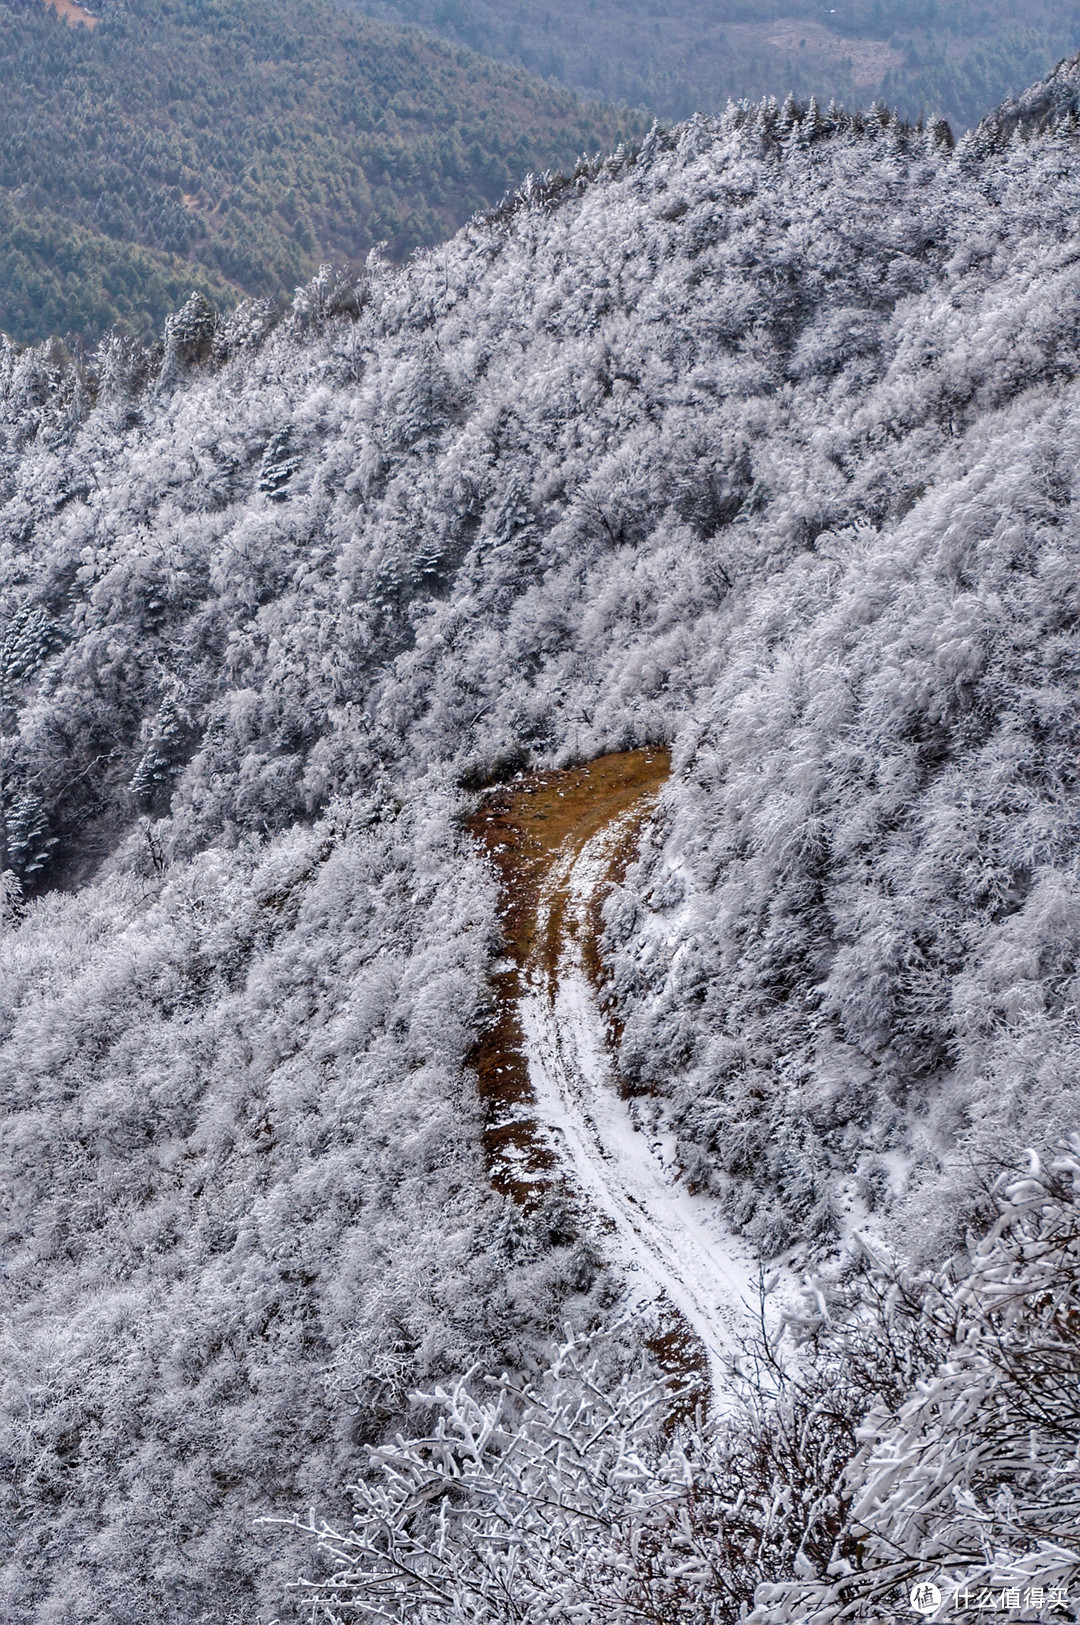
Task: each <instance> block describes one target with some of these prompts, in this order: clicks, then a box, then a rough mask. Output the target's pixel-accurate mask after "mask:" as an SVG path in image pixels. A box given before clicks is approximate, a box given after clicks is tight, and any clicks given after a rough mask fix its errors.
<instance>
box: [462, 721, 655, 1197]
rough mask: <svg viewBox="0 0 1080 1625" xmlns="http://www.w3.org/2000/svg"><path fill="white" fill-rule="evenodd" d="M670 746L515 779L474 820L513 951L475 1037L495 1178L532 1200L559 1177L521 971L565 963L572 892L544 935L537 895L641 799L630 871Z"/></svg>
mask: <svg viewBox="0 0 1080 1625" xmlns="http://www.w3.org/2000/svg"><path fill="white" fill-rule="evenodd" d="M670 767H671V758H670V755H669V753H668V751H667V750H665V749H655V750H633V751H623V752H619V753H617V754H614V755H610V756H600V757H598V758H597V759H596V761H593V762H588V763H586V764H585V765H584V766H583V767H573V768H568V769H564V770H555V769H552V770H551V771H548V772H542V773H531V774H529V775H528V776H527V777H525V778H521V779H517V780H515V781H514V782H513V783H511V784H505V785H497V786H496V787H495V788H494V789H492V790H489V791H488V792H487V793H486V794H485V795H484V797H483V798H482V800H481V802H480V805H479V806H478V807H477V809H476V811H475V812H474V813H473V815H472V817H471V818H470V819H469V821H468V828H469V831H470V833H471V834H472V835H473V836H474V837H475V838H476V839H477V840H478V841H479V842H480V843H481V845H482V846H483V848H484V850H485V851H486V852H487V855H488V857H489V858H490V859H491V861H492V863H493V864H494V866H495V868H496V870H497V872H498V875H499V881H500V893H501V906H502V925H503V939H504V943H505V957H504V959H503V961H502V963H501V966H500V968H499V969H497V970H496V972H495V974H494V975H493V977H492V991H493V993H494V996H495V1017H494V1020H493V1022H492V1024H491V1025H490V1026H489V1027H488V1028H487V1030H486V1031H485V1032H484V1034H483V1035H482V1037H481V1038H480V1039H479V1041H478V1042H477V1044H476V1045H475V1047H474V1049H473V1052H472V1054H471V1056H470V1065H471V1066H472V1067H473V1068H474V1069H475V1071H476V1074H477V1079H478V1086H479V1092H480V1098H481V1100H482V1101H483V1103H484V1117H485V1127H484V1149H485V1153H486V1156H487V1161H488V1167H489V1170H490V1174H491V1179H492V1183H493V1184H494V1186H495V1188H496V1189H497V1190H501V1191H503V1192H504V1193H505V1194H507V1195H510V1196H513V1197H514V1199H515V1200H516V1201H518V1202H520V1203H521V1204H522V1205H523V1206H525V1207H531V1206H533V1205H535V1203H536V1202H537V1201H539V1200H540V1199H541V1198H542V1196H543V1194H544V1192H545V1190H547V1189H549V1188H550V1186H551V1185H552V1184H554V1183H555V1178H554V1174H555V1167H556V1163H555V1158H554V1157H553V1155H552V1153H551V1151H550V1149H549V1147H548V1146H547V1144H546V1143H545V1142H544V1140H543V1139H542V1138H541V1136H539V1135H538V1134H537V1133H536V1129H535V1124H533V1123H532V1122H531V1121H530V1120H529V1118H528V1113H527V1110H523V1108H527V1105H528V1102H529V1101H530V1100H531V1099H532V1090H531V1087H530V1084H529V1070H528V1063H527V1061H526V1058H525V1051H524V1044H523V1040H522V1033H521V1028H520V1024H519V1022H518V1017H517V1000H518V997H519V995H520V993H521V990H522V978H523V975H524V973H525V972H526V970H527V969H528V968H530V967H535V968H539V969H542V970H543V972H544V974H545V975H547V976H549V977H552V976H554V974H555V970H556V967H557V965H558V961H559V954H560V948H561V940H562V930H563V899H562V898H561V897H556V899H555V900H554V904H553V906H552V908H551V910H550V913H549V916H548V929H547V931H546V932H545V934H544V938H543V940H542V941H541V940H540V934H539V931H538V928H537V902H538V899H539V895H540V888H541V886H542V884H543V881H544V879H545V878H546V876H547V874H548V873H549V871H550V870H551V868H552V867H553V866H554V864H555V863H556V862H558V861H559V860H561V859H562V858H563V857H565V856H566V855H567V854H569V853H572V852H577V851H580V849H581V847H582V846H584V844H585V842H586V841H588V840H589V839H591V837H592V836H594V835H596V834H598V833H599V832H600V830H602V829H603V828H604V827H605V826H606V825H607V824H609V823H611V821H612V820H613V819H616V818H618V817H620V816H621V815H622V814H623V813H626V812H628V811H629V810H630V809H631V808H633V807H634V806H635V805H636V804H638V803H640V804H641V808H642V813H641V819H640V820H639V819H635V820H633V823H632V825H631V826H630V827H628V830H627V833H626V836H625V838H623V839H621V840H620V841H619V843H618V846H617V848H616V851H615V854H614V856H613V862H612V878H617V877H618V874H625V872H626V867H627V865H628V863H629V862H630V861H631V859H632V857H633V855H634V852H635V851H636V846H637V839H638V835H639V832H640V824H641V822H642V821H643V820H644V818H645V817H646V816H647V812H648V810H649V807H650V806H651V802H652V798H653V797H654V796H655V794H656V792H657V791H658V790H659V789H660V787H661V786H662V785H663V783H664V782H665V780H666V779H667V777H668V773H669V771H670ZM620 865H621V868H620V867H619V866H620ZM604 889H605V888H603V887H598V888H597V898H596V899H594V902H593V903H592V904H591V905H590V923H589V935H588V941H587V942H586V944H585V958H586V965H587V968H588V969H589V973H590V975H591V976H593V978H594V979H595V980H599V973H600V965H599V936H600V914H599V910H600V904H601V901H602V893H603V891H604Z"/></svg>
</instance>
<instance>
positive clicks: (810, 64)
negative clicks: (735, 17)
mask: <svg viewBox="0 0 1080 1625" xmlns="http://www.w3.org/2000/svg"><path fill="white" fill-rule="evenodd" d="M724 32H725V34H726V35H728V37H729V38H730V40H731V42H732V44H738V46H739V47H740V48H741V49H742V50H743V51H750V50H757V51H760V52H761V53H762V55H763V56H765V57H766V58H769V57H772V56H773V55H774V54H775V53H776V52H778V51H786V52H787V53H788V55H789V56H790V57H791V58H792V60H793V61H797V62H798V63H799V65H800V66H801V67H803V68H805V69H807V70H808V71H813V69H814V68H817V67H827V68H829V69H830V70H835V69H836V68H838V67H843V66H844V64H847V71H848V72H849V73H850V75H851V82H852V84H853V85H854V86H855V88H856V90H858V91H861V92H862V93H863V94H864V95H867V96H872V95H873V94H874V92H875V91H877V90H878V89H879V88H880V86H881V81H882V80H883V79H884V77H885V75H886V73H887V72H888V71H889V69H890V68H898V67H900V65H901V64H902V62H903V60H904V59H903V57H902V56H901V55H900V52H899V51H894V50H893V48H892V46H891V45H889V44H888V43H887V42H886V41H885V40H875V39H848V38H845V36H844V35H842V34H834V33H833V31H832V29H831V28H826V27H825V25H824V24H823V23H818V22H812V21H811V20H810V18H809V17H778V18H776V19H775V20H774V21H773V22H768V23H729V24H727V25H725V28H724Z"/></svg>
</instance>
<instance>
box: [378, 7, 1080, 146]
mask: <svg viewBox="0 0 1080 1625" xmlns="http://www.w3.org/2000/svg"><path fill="white" fill-rule="evenodd" d="M360 9H361V10H363V11H365V12H367V13H369V14H370V15H372V16H378V17H383V18H386V19H388V20H391V21H394V22H398V23H414V24H416V25H417V26H418V27H421V28H424V29H426V30H428V31H429V32H430V33H433V34H436V35H440V36H442V37H443V38H446V39H451V40H455V41H458V42H460V43H462V44H467V45H471V46H473V47H474V48H475V49H478V50H483V51H487V52H490V53H491V55H493V56H497V57H501V58H503V59H504V60H506V61H510V62H516V63H520V64H521V65H523V66H524V67H527V68H529V69H530V70H531V71H532V72H533V73H539V74H544V75H545V76H547V77H549V78H551V79H554V80H557V81H559V82H560V83H562V84H565V85H571V86H573V87H574V88H575V89H577V90H580V91H582V92H583V93H584V94H586V95H592V96H606V97H609V98H611V99H613V100H616V101H621V102H628V103H630V104H632V105H637V104H643V105H645V106H648V107H650V108H652V109H653V110H654V111H655V112H656V113H657V114H659V115H660V116H662V117H668V118H687V117H688V116H689V115H690V114H691V113H694V112H703V113H718V112H720V111H722V110H723V107H724V105H725V103H726V101H727V100H728V98H729V97H732V98H733V99H735V100H738V99H739V98H740V97H749V98H751V99H756V98H758V97H761V96H767V95H773V96H776V97H777V98H778V99H780V100H781V101H782V100H783V98H784V96H785V95H787V94H788V92H789V91H790V92H791V93H793V94H794V95H796V96H802V97H809V96H812V95H816V96H817V97H818V98H819V100H822V101H828V100H829V98H830V97H836V98H837V99H838V100H840V101H843V102H845V103H846V104H847V105H848V106H849V107H850V106H855V105H857V104H859V103H861V104H862V105H863V106H869V105H870V104H871V103H872V102H873V101H875V100H876V99H878V98H879V97H880V98H883V99H884V100H885V101H887V102H888V103H889V105H890V106H893V107H895V108H898V109H899V111H900V112H901V113H902V114H904V115H905V116H907V117H910V118H915V117H917V116H918V114H919V112H920V110H925V112H926V113H928V114H943V115H944V116H945V117H947V118H950V119H952V120H953V121H954V122H955V123H957V124H958V125H960V126H962V127H964V126H969V125H973V124H975V123H977V122H978V120H979V119H980V118H981V117H982V115H983V114H984V113H985V112H986V111H987V109H988V108H990V107H993V106H995V105H996V104H997V103H998V102H1000V101H1002V100H1003V99H1004V98H1005V97H1006V96H1008V95H1010V94H1012V93H1014V92H1016V91H1018V90H1020V89H1022V88H1023V87H1024V86H1025V85H1027V84H1029V83H1030V82H1031V80H1032V79H1034V78H1036V77H1038V76H1039V75H1040V74H1043V73H1045V72H1046V71H1047V69H1048V68H1050V67H1051V66H1052V65H1053V64H1054V63H1055V62H1056V61H1058V60H1059V58H1061V57H1063V56H1065V55H1067V54H1068V53H1069V52H1070V51H1074V50H1075V49H1076V48H1077V47H1078V46H1080V6H1078V5H1077V4H1076V0H1066V3H1065V4H1063V5H1056V4H1051V3H1049V0H1028V3H1026V4H1024V5H1023V6H1022V7H1018V6H1017V5H1016V4H1015V0H986V3H985V4H982V5H978V6H976V5H973V4H971V3H969V0H896V3H895V4H890V5H888V6H885V5H883V4H882V3H881V0H839V3H838V4H837V5H832V4H830V3H829V0H662V3H661V4H659V5H656V4H652V3H649V4H645V3H644V0H590V3H589V4H588V5H587V6H583V5H579V4H577V3H576V0H548V3H546V4H545V5H544V6H543V7H539V6H538V7H529V8H527V7H523V6H507V5H505V4H502V3H501V0H451V3H445V0H360Z"/></svg>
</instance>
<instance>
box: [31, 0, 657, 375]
mask: <svg viewBox="0 0 1080 1625" xmlns="http://www.w3.org/2000/svg"><path fill="white" fill-rule="evenodd" d="M93 14H94V15H95V16H97V18H98V21H97V25H96V26H95V27H94V28H90V27H88V26H85V25H81V24H76V25H74V26H73V25H70V24H69V23H68V22H65V21H64V20H62V19H61V18H60V17H58V16H57V15H56V13H55V12H54V11H52V10H50V9H48V8H47V7H46V6H45V5H43V4H42V3H41V0H4V4H3V5H2V6H0V81H2V83H3V86H4V94H3V96H2V97H0V275H2V281H0V331H5V332H8V333H9V334H11V336H12V337H14V338H16V339H18V340H20V341H21V342H24V343H25V342H37V341H38V340H40V339H43V338H47V337H50V336H52V335H54V334H56V335H59V336H60V337H64V338H66V337H68V336H73V337H74V338H76V339H79V340H85V341H88V342H90V343H91V344H93V343H95V342H96V341H97V339H98V338H100V337H101V336H102V334H103V333H105V332H106V331H107V330H108V329H109V328H110V327H113V326H117V327H118V328H119V329H121V330H122V331H123V332H124V333H126V334H127V336H128V337H130V338H136V339H139V340H141V341H144V342H145V341H150V340H152V339H154V338H156V337H158V336H159V335H160V332H161V328H162V325H163V323H164V320H165V317H166V316H167V315H168V313H169V311H170V310H174V309H176V308H177V307H178V305H179V304H181V303H182V302H183V299H184V298H185V297H186V295H187V293H189V292H190V291H192V290H193V289H195V290H198V291H200V292H203V293H204V294H207V295H208V296H209V297H210V298H212V299H213V300H214V301H215V302H216V303H217V304H218V305H219V306H220V307H222V308H224V307H226V306H227V305H228V304H229V303H231V302H233V301H235V300H236V299H237V298H238V297H240V296H241V295H242V294H247V295H249V296H252V295H254V296H257V297H264V298H270V299H280V298H281V297H282V296H286V297H291V295H292V292H293V289H294V288H295V287H296V285H297V284H298V283H300V282H303V281H305V280H307V278H309V277H310V276H311V275H313V273H314V272H315V271H316V269H317V268H318V266H319V264H320V263H321V262H322V261H323V260H325V259H331V258H332V259H333V260H334V261H335V262H336V263H339V264H351V265H353V266H354V267H355V268H356V269H357V270H358V271H359V270H360V268H361V267H362V265H363V262H364V259H365V257H366V255H367V254H368V252H369V251H370V249H371V248H372V247H373V246H374V245H375V244H377V243H385V244H386V245H387V248H388V251H389V253H390V254H391V255H393V256H395V257H398V258H403V257H406V256H407V255H408V254H409V253H410V252H411V251H412V250H413V249H414V248H416V247H417V246H419V245H420V244H431V243H434V242H437V241H439V240H440V239H442V238H443V237H446V236H448V235H449V234H450V233H451V232H453V231H454V230H455V229H456V228H457V227H458V226H460V225H462V224H463V223H464V222H465V221H466V220H467V219H468V218H469V216H470V215H472V214H474V213H475V212H476V211H478V210H482V209H484V208H487V207H490V206H492V205H493V204H496V203H498V201H499V199H500V198H501V197H502V196H503V194H504V193H505V192H506V190H507V189H508V188H509V187H510V186H511V184H512V183H514V184H516V182H517V181H518V180H520V178H521V177H522V176H523V175H524V174H525V173H526V172H527V171H528V170H536V171H543V170H547V169H550V168H559V167H565V166H566V165H573V163H574V162H575V160H576V159H577V158H578V157H579V156H580V154H581V153H583V152H589V153H593V152H597V151H605V152H607V151H610V150H611V149H612V148H613V147H614V146H615V145H617V143H618V141H619V140H620V139H622V137H623V136H627V137H630V136H634V135H638V136H640V135H642V134H643V133H644V131H645V129H646V128H647V123H648V121H647V119H646V118H645V116H644V115H643V114H640V113H637V114H635V113H630V112H626V111H623V112H620V113H616V112H615V111H614V110H612V109H610V108H605V107H603V106H600V105H597V104H595V103H589V104H588V105H584V104H582V103H581V102H579V101H578V100H577V99H576V98H575V97H574V95H573V94H572V93H570V92H569V91H565V90H560V89H558V88H556V87H554V86H553V85H550V84H545V83H543V82H542V81H540V80H538V79H536V78H534V77H531V76H530V75H529V74H527V73H525V72H524V71H522V70H520V69H514V68H509V67H505V66H501V65H499V64H497V63H494V62H492V61H490V60H485V59H483V58H480V57H477V56H475V55H474V54H472V53H471V52H469V51H467V50H464V49H462V48H461V47H452V46H449V45H445V44H442V43H440V42H437V41H433V40H429V39H425V38H423V37H422V36H420V35H419V34H416V33H415V32H403V31H402V30H400V29H398V28H394V27H391V26H388V25H385V24H379V23H373V22H370V21H368V20H366V19H364V18H362V17H360V16H358V15H357V14H356V13H355V12H353V13H352V14H347V13H343V12H342V11H341V10H340V9H339V8H338V7H336V6H334V5H333V4H331V3H330V0H302V3H300V4H285V0H265V3H264V4H260V5H259V6H257V7H253V6H249V5H247V4H243V3H241V0H222V3H217V4H215V5H213V6H209V7H208V6H206V5H202V4H199V3H196V0H104V3H103V4H101V5H99V6H97V7H95V8H94V13H93Z"/></svg>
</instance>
